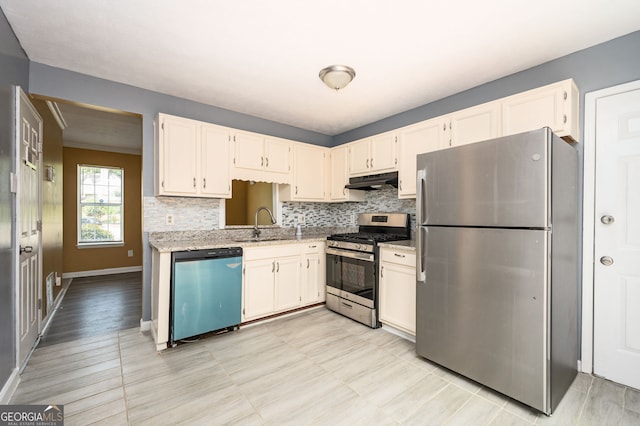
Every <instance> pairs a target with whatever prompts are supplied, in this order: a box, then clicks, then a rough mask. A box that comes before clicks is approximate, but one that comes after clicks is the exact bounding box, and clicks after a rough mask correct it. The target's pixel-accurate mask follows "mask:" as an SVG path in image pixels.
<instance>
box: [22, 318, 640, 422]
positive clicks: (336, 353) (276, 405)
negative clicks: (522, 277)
mask: <svg viewBox="0 0 640 426" xmlns="http://www.w3.org/2000/svg"><path fill="white" fill-rule="evenodd" d="M12 403H16V404H18V403H33V404H35V403H42V404H45V403H46V404H50V403H55V404H64V410H65V424H66V425H87V424H92V423H95V424H105V425H127V424H130V425H139V424H142V425H144V424H146V425H169V424H179V423H183V424H203V425H217V424H241V425H262V424H272V425H286V424H291V425H306V424H314V425H351V424H360V425H379V424H382V425H387V424H389V425H396V424H402V425H437V424H448V425H530V424H555V425H633V424H635V425H638V424H640V392H638V391H637V390H633V389H630V388H626V387H624V386H620V385H617V384H615V383H612V382H609V381H606V380H602V379H599V378H594V377H591V376H588V375H585V374H580V375H578V377H577V379H576V380H575V382H574V384H573V385H572V387H571V388H570V390H569V392H568V393H567V394H566V395H565V397H564V399H563V401H562V402H561V404H560V406H559V407H558V409H557V410H556V412H555V413H554V415H553V416H552V417H546V416H544V415H540V414H538V413H536V412H534V411H532V410H530V409H528V408H527V407H524V406H522V405H520V404H519V403H517V402H515V401H512V400H509V399H508V398H505V397H504V396H502V395H499V394H497V393H495V392H493V391H491V390H489V389H487V388H484V387H482V386H480V385H478V384H477V383H474V382H471V381H469V380H466V379H464V378H462V377H460V376H457V375H455V374H452V373H451V372H449V371H447V370H444V369H442V368H439V367H437V366H435V365H433V364H431V363H429V362H427V361H425V360H424V359H421V358H418V357H416V355H415V352H414V347H413V344H412V343H411V342H409V341H407V340H404V339H402V338H400V337H398V336H396V335H394V334H391V333H389V332H387V331H385V330H382V329H378V330H372V329H369V328H366V327H364V326H362V325H361V324H358V323H356V322H353V321H351V320H349V319H347V318H344V317H341V316H339V315H337V314H335V313H333V312H330V311H328V310H326V309H324V308H319V309H315V310H312V311H307V312H303V313H300V314H298V315H295V316H291V317H286V318H281V319H278V320H275V321H272V322H267V323H261V324H257V325H253V326H251V327H245V328H242V329H240V330H238V331H235V332H232V333H227V334H222V335H218V336H210V337H207V338H204V339H201V340H200V341H198V342H195V343H185V344H182V345H180V346H178V347H176V348H172V349H169V350H166V351H164V352H161V353H156V352H155V349H154V344H153V342H152V339H151V337H150V336H149V335H146V334H143V333H140V331H139V330H138V329H129V330H124V331H119V332H111V333H107V334H102V335H99V336H94V337H88V338H82V339H80V340H76V341H74V342H66V343H60V344H57V345H52V346H45V347H41V348H38V349H36V351H35V352H34V354H33V356H32V358H31V360H30V361H29V364H28V366H27V368H26V369H25V371H24V373H23V376H22V381H21V383H20V386H19V387H18V389H17V391H16V393H15V394H14V396H13V399H12Z"/></svg>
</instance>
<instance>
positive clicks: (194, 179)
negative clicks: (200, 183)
mask: <svg viewBox="0 0 640 426" xmlns="http://www.w3.org/2000/svg"><path fill="white" fill-rule="evenodd" d="M193 187H194V188H195V187H196V178H193Z"/></svg>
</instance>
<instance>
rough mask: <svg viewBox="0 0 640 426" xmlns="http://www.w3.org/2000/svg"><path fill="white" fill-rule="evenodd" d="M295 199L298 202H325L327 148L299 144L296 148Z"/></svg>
mask: <svg viewBox="0 0 640 426" xmlns="http://www.w3.org/2000/svg"><path fill="white" fill-rule="evenodd" d="M293 164H294V173H293V188H292V190H293V197H292V198H294V199H297V200H306V201H323V200H324V192H325V191H324V183H325V148H322V147H318V146H313V145H308V144H303V143H298V144H296V145H295V146H294V163H293Z"/></svg>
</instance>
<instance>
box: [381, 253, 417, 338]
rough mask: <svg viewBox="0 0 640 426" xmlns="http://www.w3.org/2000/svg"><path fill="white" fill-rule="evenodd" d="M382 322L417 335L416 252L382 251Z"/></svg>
mask: <svg viewBox="0 0 640 426" xmlns="http://www.w3.org/2000/svg"><path fill="white" fill-rule="evenodd" d="M379 273H380V297H379V308H380V313H379V314H380V322H381V323H383V324H386V325H390V326H392V327H395V328H397V329H399V330H402V331H404V332H406V333H409V334H411V335H414V336H415V334H416V253H415V251H414V250H410V249H408V250H403V249H398V248H389V247H381V248H380V271H379Z"/></svg>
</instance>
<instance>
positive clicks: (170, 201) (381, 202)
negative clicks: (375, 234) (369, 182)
mask: <svg viewBox="0 0 640 426" xmlns="http://www.w3.org/2000/svg"><path fill="white" fill-rule="evenodd" d="M415 211H416V201H415V199H408V200H399V199H398V190H397V189H395V188H383V189H380V190H376V191H368V192H367V193H366V194H365V201H363V202H357V203H303V202H283V203H282V226H283V227H293V226H295V225H296V224H297V223H298V215H300V214H304V216H305V225H304V226H309V227H311V226H312V227H326V226H338V227H342V226H353V225H355V222H354V221H353V220H354V218H356V217H357V215H358V213H369V212H403V213H410V214H411V229H415ZM167 215H173V217H174V224H173V225H167V224H166V217H167ZM219 221H220V200H218V199H209V198H186V197H144V232H167V231H191V230H193V231H197V230H214V229H218V227H219Z"/></svg>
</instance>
